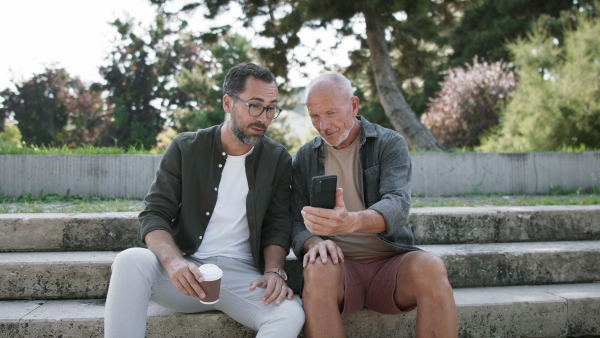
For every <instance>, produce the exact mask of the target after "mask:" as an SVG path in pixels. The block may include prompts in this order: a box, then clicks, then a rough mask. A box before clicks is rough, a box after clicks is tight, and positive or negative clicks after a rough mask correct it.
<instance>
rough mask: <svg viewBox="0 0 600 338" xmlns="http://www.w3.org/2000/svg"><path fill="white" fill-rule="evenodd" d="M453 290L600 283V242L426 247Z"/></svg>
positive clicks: (423, 247) (424, 246)
mask: <svg viewBox="0 0 600 338" xmlns="http://www.w3.org/2000/svg"><path fill="white" fill-rule="evenodd" d="M421 248H422V249H423V250H425V251H428V252H432V253H434V254H436V255H438V256H440V257H441V258H442V260H443V261H444V263H446V268H447V269H448V278H449V280H450V283H451V284H452V286H453V287H472V286H503V285H524V284H550V283H576V282H596V281H600V269H598V264H597V263H598V262H599V261H600V241H564V242H530V243H529V242H528V243H488V244H444V245H423V246H421Z"/></svg>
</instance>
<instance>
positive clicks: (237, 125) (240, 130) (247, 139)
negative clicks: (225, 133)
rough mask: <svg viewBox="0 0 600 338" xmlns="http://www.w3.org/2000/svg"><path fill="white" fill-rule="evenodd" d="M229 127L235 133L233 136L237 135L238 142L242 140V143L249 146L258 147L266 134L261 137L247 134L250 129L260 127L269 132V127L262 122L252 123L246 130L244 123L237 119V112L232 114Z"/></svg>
mask: <svg viewBox="0 0 600 338" xmlns="http://www.w3.org/2000/svg"><path fill="white" fill-rule="evenodd" d="M229 126H230V128H231V131H232V132H233V135H235V137H237V138H238V140H240V142H242V143H243V144H246V145H249V146H255V145H257V144H258V143H260V141H261V139H262V138H263V136H264V134H263V135H259V136H255V135H250V134H249V133H248V132H247V130H248V129H249V128H251V127H258V128H262V129H263V130H265V131H266V130H267V126H266V125H264V124H262V123H260V122H253V123H250V124H249V125H248V126H246V128H244V126H243V125H242V121H240V120H239V119H238V118H237V112H233V113H232V114H231V123H230V124H229Z"/></svg>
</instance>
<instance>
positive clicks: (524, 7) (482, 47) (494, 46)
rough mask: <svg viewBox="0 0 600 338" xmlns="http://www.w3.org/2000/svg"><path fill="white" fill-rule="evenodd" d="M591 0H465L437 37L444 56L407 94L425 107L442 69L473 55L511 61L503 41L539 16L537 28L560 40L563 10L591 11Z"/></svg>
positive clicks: (517, 34) (414, 103) (412, 101)
mask: <svg viewBox="0 0 600 338" xmlns="http://www.w3.org/2000/svg"><path fill="white" fill-rule="evenodd" d="M594 7H595V6H594V2H593V1H591V0H577V1H573V0H555V1H546V0H477V1H472V2H469V3H468V6H467V7H465V11H464V14H463V16H462V18H461V20H460V24H459V25H458V27H456V29H454V30H452V32H451V33H450V34H447V35H444V36H441V37H440V38H439V39H438V40H437V44H438V46H439V48H440V49H448V50H450V51H451V53H449V55H448V57H447V60H446V61H445V62H442V63H441V64H439V65H438V66H436V67H433V68H432V69H430V70H428V71H427V72H425V73H424V75H423V80H424V84H423V88H422V92H421V93H417V94H416V95H414V96H411V97H410V98H409V103H410V105H411V107H413V109H415V111H417V112H419V111H425V107H426V104H427V102H428V99H429V98H431V97H433V96H435V93H436V92H437V91H439V90H440V88H441V87H440V84H439V83H440V82H441V81H442V80H443V77H444V74H443V71H445V70H447V69H449V68H454V67H461V66H462V65H464V64H465V63H470V64H472V62H473V59H474V58H475V57H479V58H480V59H481V60H484V61H487V62H490V63H493V62H498V61H506V62H510V61H511V60H512V55H511V53H510V52H509V50H508V49H507V48H506V47H505V45H506V44H507V43H509V42H511V41H514V40H515V39H517V38H519V37H524V36H525V35H526V34H527V33H528V32H529V31H530V30H531V28H532V24H533V23H534V22H536V20H538V19H540V18H541V20H542V21H541V26H538V27H539V28H540V29H543V30H544V31H546V32H547V33H548V34H550V35H552V36H554V37H556V38H557V39H559V40H562V30H563V25H562V23H560V22H559V21H557V20H553V19H552V18H558V17H559V16H560V13H561V12H562V11H566V10H573V11H579V10H584V11H590V8H591V10H593V8H594Z"/></svg>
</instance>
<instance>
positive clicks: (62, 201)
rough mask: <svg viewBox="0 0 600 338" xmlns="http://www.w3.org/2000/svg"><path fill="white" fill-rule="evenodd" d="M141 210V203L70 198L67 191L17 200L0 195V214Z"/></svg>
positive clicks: (41, 192) (97, 198) (39, 194)
mask: <svg viewBox="0 0 600 338" xmlns="http://www.w3.org/2000/svg"><path fill="white" fill-rule="evenodd" d="M142 209H143V203H142V201H139V200H126V199H120V198H117V199H112V198H104V197H102V196H96V197H94V196H90V197H85V196H81V195H77V196H72V195H70V192H69V191H68V190H67V193H66V195H64V196H61V195H59V194H44V191H43V190H42V191H40V192H39V193H38V194H37V196H34V195H32V194H23V195H21V196H19V197H17V198H11V197H8V196H4V195H3V194H2V193H0V213H41V212H61V213H82V212H83V213H85V212H125V211H141V210H142Z"/></svg>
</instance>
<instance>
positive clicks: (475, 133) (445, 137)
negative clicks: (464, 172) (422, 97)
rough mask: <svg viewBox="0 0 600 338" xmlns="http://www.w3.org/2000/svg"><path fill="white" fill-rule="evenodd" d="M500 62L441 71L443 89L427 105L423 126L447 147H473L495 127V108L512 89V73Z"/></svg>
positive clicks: (474, 64) (467, 65)
mask: <svg viewBox="0 0 600 338" xmlns="http://www.w3.org/2000/svg"><path fill="white" fill-rule="evenodd" d="M507 68H508V67H507V65H506V64H504V63H503V62H501V61H498V62H495V63H493V64H488V63H487V62H483V63H480V62H479V61H478V60H477V58H475V60H474V61H473V66H471V65H470V64H466V69H465V68H462V67H457V68H452V69H449V70H448V71H446V72H444V75H445V78H444V81H443V82H442V83H441V86H442V90H441V91H440V92H438V93H437V95H436V97H435V98H433V99H432V100H431V102H430V104H429V108H428V110H427V114H426V115H424V116H423V117H422V121H423V124H425V126H427V127H428V128H429V129H430V130H431V132H432V133H433V134H434V135H435V137H437V139H438V140H440V142H442V143H443V145H444V146H445V147H446V148H457V147H474V146H477V145H479V143H480V142H479V137H480V135H481V134H482V133H484V132H486V131H488V130H489V128H490V127H493V126H495V125H496V124H498V114H497V110H498V105H501V104H503V103H504V102H505V101H506V100H507V99H508V96H509V93H510V91H511V90H512V89H513V88H514V87H515V85H516V81H515V76H514V74H513V72H512V71H509V70H508V69H507Z"/></svg>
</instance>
